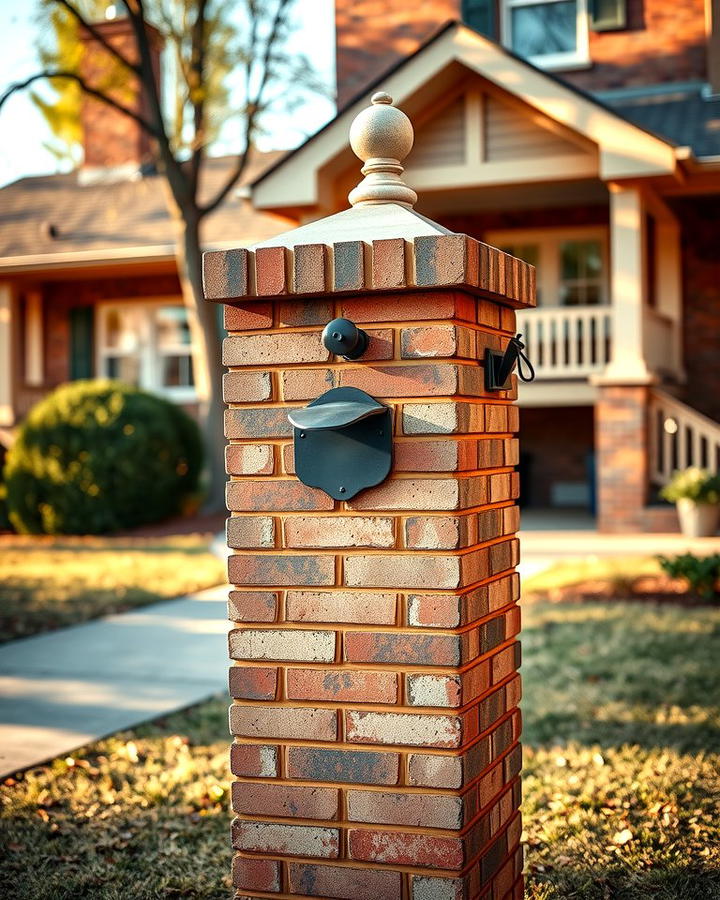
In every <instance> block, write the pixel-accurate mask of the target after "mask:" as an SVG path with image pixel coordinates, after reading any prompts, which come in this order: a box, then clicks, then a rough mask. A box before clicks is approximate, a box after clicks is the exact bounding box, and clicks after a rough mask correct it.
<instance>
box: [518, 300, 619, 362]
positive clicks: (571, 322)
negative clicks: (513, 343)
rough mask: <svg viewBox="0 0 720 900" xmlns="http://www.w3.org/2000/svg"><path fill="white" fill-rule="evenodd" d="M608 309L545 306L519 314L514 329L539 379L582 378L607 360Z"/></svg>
mask: <svg viewBox="0 0 720 900" xmlns="http://www.w3.org/2000/svg"><path fill="white" fill-rule="evenodd" d="M610 316H611V311H610V307H608V306H544V307H539V308H538V309H528V310H523V311H522V312H518V316H517V323H518V324H517V330H518V331H519V332H520V333H521V334H522V336H523V337H522V339H523V342H524V343H525V347H526V350H525V352H526V353H527V355H528V358H529V359H530V361H531V362H532V364H533V366H534V367H535V374H536V376H537V377H538V378H585V377H587V376H588V375H592V374H593V373H594V372H602V370H603V369H604V368H605V366H606V365H607V363H608V362H609V361H610V321H611V318H610Z"/></svg>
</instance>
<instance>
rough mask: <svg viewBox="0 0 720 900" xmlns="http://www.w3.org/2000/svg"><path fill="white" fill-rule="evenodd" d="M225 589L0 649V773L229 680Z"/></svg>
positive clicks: (146, 716)
mask: <svg viewBox="0 0 720 900" xmlns="http://www.w3.org/2000/svg"><path fill="white" fill-rule="evenodd" d="M226 599H227V587H226V586H220V587H215V588H210V589H209V590H206V591H201V592H199V593H197V594H191V595H189V596H187V597H181V598H179V599H177V600H170V601H167V602H163V603H155V604H152V605H151V606H146V607H143V608H142V609H138V610H134V611H132V612H127V613H121V614H118V615H113V616H107V617H106V618H104V619H99V620H98V621H95V622H89V623H87V624H85V625H77V626H74V627H72V628H64V629H62V630H60V631H54V632H51V633H50V634H42V635H38V636H37V637H31V638H25V639H22V640H18V641H13V642H12V643H9V644H5V645H3V646H0V776H3V775H8V774H11V773H12V772H15V771H17V770H19V769H23V768H27V767H28V766H32V765H37V764H39V763H42V762H45V761H47V760H48V759H52V758H53V757H55V756H59V755H61V754H66V753H69V752H70V751H71V750H74V749H75V748H77V747H80V746H82V745H83V744H87V743H88V742H89V741H93V740H96V739H97V738H99V737H103V736H105V735H108V734H112V733H113V732H115V731H119V730H121V729H123V728H129V727H131V726H133V725H137V724H138V723H139V722H143V721H146V720H148V719H153V718H156V717H157V716H161V715H163V714H165V713H169V712H172V711H173V710H176V709H181V708H183V707H185V706H189V705H190V704H192V703H197V702H198V701H200V700H203V699H205V698H206V697H209V696H210V695H211V694H215V693H218V692H220V691H222V690H223V689H225V688H226V686H227V668H228V661H227V641H226V633H227V630H228V622H227V620H226V606H225V604H226Z"/></svg>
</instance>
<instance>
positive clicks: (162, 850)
mask: <svg viewBox="0 0 720 900" xmlns="http://www.w3.org/2000/svg"><path fill="white" fill-rule="evenodd" d="M524 612H525V632H524V663H523V675H524V681H525V699H524V701H523V715H524V719H525V747H526V756H525V782H524V794H525V801H524V817H525V819H524V821H525V840H526V842H527V847H528V893H527V897H528V898H529V900H576V898H577V900H650V898H653V900H658V898H659V900H717V898H718V897H720V809H719V808H718V803H719V796H720V792H719V790H718V788H719V783H718V772H719V771H720V704H719V701H718V698H720V667H718V665H717V660H718V658H720V609H718V608H717V607H715V608H711V607H707V608H694V609H681V608H678V607H672V606H662V607H654V606H650V605H645V604H644V605H637V604H626V603H617V604H600V603H598V604H580V603H577V604H557V603H556V604H530V605H528V606H526V608H525V610H524ZM226 705H227V702H226V701H225V700H224V699H218V700H214V701H210V702H208V703H205V704H202V705H201V706H199V707H196V708H195V709H193V710H190V711H188V712H184V713H178V714H176V715H174V716H172V717H169V718H168V719H167V720H165V721H162V722H159V723H156V724H154V725H149V726H144V727H142V728H137V729H135V730H134V731H133V732H128V733H126V734H123V735H117V736H116V737H114V738H112V739H109V740H105V741H101V742H99V743H97V744H94V745H92V746H90V747H87V748H85V749H84V750H82V751H81V752H78V753H76V754H74V755H73V759H72V761H71V762H70V761H67V760H66V761H63V760H58V761H56V762H55V763H53V764H52V766H46V767H42V768H39V769H35V770H31V771H30V772H28V773H27V774H26V775H25V776H24V777H22V778H21V779H20V780H19V781H17V783H8V784H6V786H5V787H4V788H3V791H2V808H1V810H0V842H1V843H2V845H3V847H4V852H2V853H0V896H3V897H9V898H17V900H48V898H52V900H71V898H72V900H85V898H87V900H128V898H130V897H132V898H133V900H150V898H166V897H187V898H203V900H204V898H213V900H214V898H218V900H220V898H223V900H225V898H227V897H228V896H229V890H230V889H229V877H228V870H229V865H230V850H229V842H228V825H229V820H230V814H229V812H228V788H229V776H228V771H227V747H228V743H229V738H228V736H227V721H226Z"/></svg>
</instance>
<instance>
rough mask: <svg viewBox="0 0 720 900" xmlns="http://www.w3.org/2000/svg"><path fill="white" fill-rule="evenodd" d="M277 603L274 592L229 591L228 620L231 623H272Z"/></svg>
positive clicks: (275, 614) (276, 596)
mask: <svg viewBox="0 0 720 900" xmlns="http://www.w3.org/2000/svg"><path fill="white" fill-rule="evenodd" d="M277 603H278V595H277V593H276V592H275V591H230V593H229V595H228V619H230V620H231V621H233V622H274V621H275V618H276V616H277Z"/></svg>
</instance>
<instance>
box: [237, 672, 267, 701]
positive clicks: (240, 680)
mask: <svg viewBox="0 0 720 900" xmlns="http://www.w3.org/2000/svg"><path fill="white" fill-rule="evenodd" d="M277 671H278V670H277V669H275V668H260V667H259V666H232V667H231V668H230V696H231V697H236V698H237V699H239V700H274V699H275V694H276V692H277Z"/></svg>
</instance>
